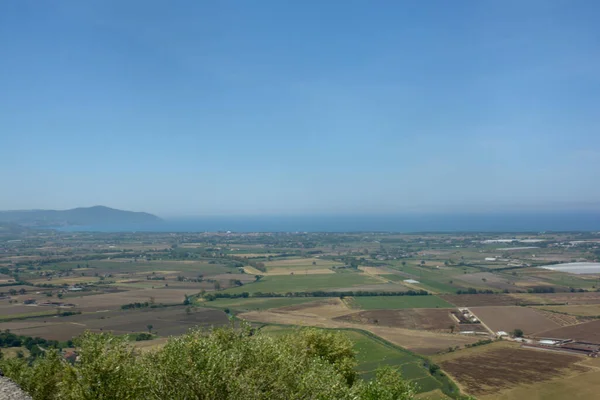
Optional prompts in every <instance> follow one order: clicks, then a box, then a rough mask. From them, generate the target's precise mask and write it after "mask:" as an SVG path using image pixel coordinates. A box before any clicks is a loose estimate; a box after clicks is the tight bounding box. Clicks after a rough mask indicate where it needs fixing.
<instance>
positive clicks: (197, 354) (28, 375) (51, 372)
mask: <svg viewBox="0 0 600 400" xmlns="http://www.w3.org/2000/svg"><path fill="white" fill-rule="evenodd" d="M76 344H77V346H78V355H79V359H78V362H76V363H74V364H69V363H65V362H64V361H63V360H62V357H61V356H60V354H59V353H58V352H57V351H52V350H48V351H47V352H46V355H45V356H44V357H41V358H38V359H37V360H35V361H33V362H32V363H31V364H29V363H28V361H27V360H17V359H12V360H10V362H8V361H6V360H3V361H0V368H2V370H3V372H4V373H5V374H6V375H7V376H8V377H9V378H11V379H13V380H14V381H15V382H16V383H18V384H19V385H20V386H21V387H22V388H23V389H24V390H25V391H27V392H28V393H29V394H31V395H32V397H33V398H35V399H92V398H93V399H148V400H159V399H180V398H181V399H184V398H185V399H220V400H233V399H245V400H267V399H274V400H283V399H344V400H350V399H356V400H376V399H378V400H410V399H413V398H414V395H415V389H414V388H413V386H412V385H411V384H409V383H407V382H406V381H404V380H403V379H402V377H401V375H400V373H399V371H398V370H397V369H394V368H391V367H386V368H384V369H381V370H378V371H377V373H376V377H375V379H373V380H371V381H363V380H361V379H358V374H357V372H356V371H355V366H356V364H357V363H356V357H355V352H354V350H353V345H352V342H351V341H350V340H349V339H348V338H347V337H346V336H345V335H344V334H343V333H341V332H333V331H324V330H319V329H315V328H308V329H302V330H297V331H294V333H292V334H288V335H282V336H278V337H273V336H268V335H264V334H262V333H261V332H260V331H258V332H256V331H255V330H254V329H252V328H251V327H250V326H249V325H247V324H244V325H243V326H242V328H241V329H233V328H225V329H215V330H213V331H212V332H210V333H209V334H207V333H206V331H201V330H196V331H191V332H190V333H188V334H186V335H183V336H179V337H173V338H170V339H169V340H168V341H167V343H166V344H165V345H164V347H162V348H160V349H156V350H154V351H151V352H137V351H136V350H135V348H134V347H133V346H131V345H130V343H129V341H128V339H127V338H126V337H115V336H113V335H110V334H95V333H91V332H86V333H84V334H83V335H81V336H80V337H79V338H78V339H77V343H76Z"/></svg>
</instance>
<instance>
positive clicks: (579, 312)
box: [536, 304, 600, 317]
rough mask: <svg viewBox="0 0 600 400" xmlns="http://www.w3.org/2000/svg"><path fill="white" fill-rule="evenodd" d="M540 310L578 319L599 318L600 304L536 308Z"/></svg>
mask: <svg viewBox="0 0 600 400" xmlns="http://www.w3.org/2000/svg"><path fill="white" fill-rule="evenodd" d="M536 308H539V309H541V310H547V311H550V312H556V313H560V314H569V315H575V316H578V317H600V304H587V305H571V306H538V307H536Z"/></svg>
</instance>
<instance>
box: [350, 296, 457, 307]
mask: <svg viewBox="0 0 600 400" xmlns="http://www.w3.org/2000/svg"><path fill="white" fill-rule="evenodd" d="M350 304H351V306H352V307H354V308H360V309H363V310H383V309H387V310H397V309H402V308H454V306H453V305H452V304H450V303H448V302H447V301H445V300H443V299H441V298H439V297H437V296H368V297H367V296H365V297H353V298H352V300H350Z"/></svg>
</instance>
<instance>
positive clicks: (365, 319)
mask: <svg viewBox="0 0 600 400" xmlns="http://www.w3.org/2000/svg"><path fill="white" fill-rule="evenodd" d="M450 311H451V310H450V309H443V308H440V309H430V308H421V309H419V308H411V309H402V310H371V311H360V312H357V313H353V314H348V315H344V316H341V317H337V318H335V319H336V320H338V321H346V322H351V323H359V324H371V325H380V326H389V327H398V328H405V329H419V330H421V329H422V330H436V331H447V332H450V331H451V330H452V329H451V328H450V327H451V326H455V325H457V324H456V322H455V321H454V320H453V319H452V317H451V316H450Z"/></svg>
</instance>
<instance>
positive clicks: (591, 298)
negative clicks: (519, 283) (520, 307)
mask: <svg viewBox="0 0 600 400" xmlns="http://www.w3.org/2000/svg"><path fill="white" fill-rule="evenodd" d="M511 296H512V297H514V298H516V299H518V300H520V301H521V302H523V303H526V304H527V303H532V304H552V305H555V304H564V305H574V304H600V292H584V293H570V292H569V293H514V294H511Z"/></svg>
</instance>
